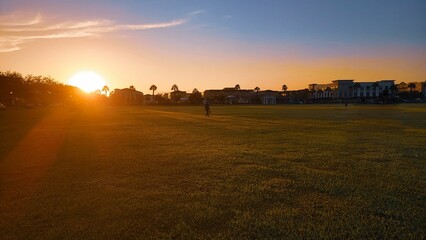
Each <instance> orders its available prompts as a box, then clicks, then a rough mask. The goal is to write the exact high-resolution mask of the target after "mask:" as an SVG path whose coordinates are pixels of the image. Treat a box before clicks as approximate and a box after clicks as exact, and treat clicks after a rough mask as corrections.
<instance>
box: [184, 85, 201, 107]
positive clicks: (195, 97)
mask: <svg viewBox="0 0 426 240" xmlns="http://www.w3.org/2000/svg"><path fill="white" fill-rule="evenodd" d="M188 100H189V102H190V103H193V104H197V103H201V102H202V100H203V98H202V96H201V93H200V92H199V91H198V89H196V88H194V89H193V90H192V93H191V94H190V95H189V97H188Z"/></svg>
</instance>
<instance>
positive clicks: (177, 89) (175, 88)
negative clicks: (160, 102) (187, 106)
mask: <svg viewBox="0 0 426 240" xmlns="http://www.w3.org/2000/svg"><path fill="white" fill-rule="evenodd" d="M171 90H172V91H173V92H177V91H179V87H178V85H176V84H173V86H172V89H171Z"/></svg>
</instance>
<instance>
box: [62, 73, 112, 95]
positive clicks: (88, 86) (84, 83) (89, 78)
mask: <svg viewBox="0 0 426 240" xmlns="http://www.w3.org/2000/svg"><path fill="white" fill-rule="evenodd" d="M68 84H69V85H71V86H75V87H78V88H80V89H81V90H83V91H85V92H88V93H91V92H94V91H96V90H102V87H103V86H105V84H106V83H105V80H104V78H103V77H102V76H100V75H99V74H97V73H95V72H92V71H84V72H78V73H76V74H74V75H73V76H72V77H71V78H70V79H69V80H68Z"/></svg>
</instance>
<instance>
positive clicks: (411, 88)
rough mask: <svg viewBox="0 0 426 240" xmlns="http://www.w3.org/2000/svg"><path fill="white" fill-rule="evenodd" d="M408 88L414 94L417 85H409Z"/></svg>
mask: <svg viewBox="0 0 426 240" xmlns="http://www.w3.org/2000/svg"><path fill="white" fill-rule="evenodd" d="M407 87H408V88H409V89H410V93H411V92H413V88H416V84H415V83H409V84H408V85H407Z"/></svg>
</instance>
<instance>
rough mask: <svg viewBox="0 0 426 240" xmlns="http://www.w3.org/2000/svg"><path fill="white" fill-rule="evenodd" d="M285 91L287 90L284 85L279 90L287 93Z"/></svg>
mask: <svg viewBox="0 0 426 240" xmlns="http://www.w3.org/2000/svg"><path fill="white" fill-rule="evenodd" d="M287 89H288V88H287V85H285V84H284V85H283V86H282V87H281V90H283V91H284V92H285V91H287Z"/></svg>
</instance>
